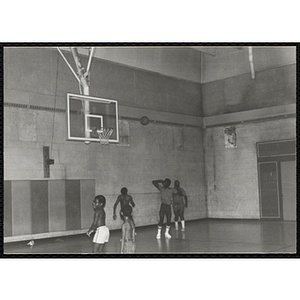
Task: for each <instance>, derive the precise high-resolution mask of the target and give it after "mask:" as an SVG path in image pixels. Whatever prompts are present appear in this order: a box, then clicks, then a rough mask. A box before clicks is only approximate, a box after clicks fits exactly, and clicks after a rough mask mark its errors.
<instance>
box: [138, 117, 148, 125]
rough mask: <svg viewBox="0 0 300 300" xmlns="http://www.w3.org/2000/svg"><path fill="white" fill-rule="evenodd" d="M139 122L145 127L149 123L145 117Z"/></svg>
mask: <svg viewBox="0 0 300 300" xmlns="http://www.w3.org/2000/svg"><path fill="white" fill-rule="evenodd" d="M140 122H141V124H142V125H147V124H148V123H149V118H148V117H146V116H143V117H141V119H140Z"/></svg>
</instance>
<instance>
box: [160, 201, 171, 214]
mask: <svg viewBox="0 0 300 300" xmlns="http://www.w3.org/2000/svg"><path fill="white" fill-rule="evenodd" d="M160 213H163V214H170V213H171V205H168V204H165V203H162V204H161V206H160Z"/></svg>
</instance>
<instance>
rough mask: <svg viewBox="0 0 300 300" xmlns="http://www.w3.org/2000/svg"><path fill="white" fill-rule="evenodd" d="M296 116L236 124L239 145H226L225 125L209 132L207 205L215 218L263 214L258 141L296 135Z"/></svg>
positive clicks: (206, 137)
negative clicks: (259, 185)
mask: <svg viewBox="0 0 300 300" xmlns="http://www.w3.org/2000/svg"><path fill="white" fill-rule="evenodd" d="M295 126H296V120H295V119H294V118H290V119H282V120H274V121H265V122H258V123H253V124H246V123H244V124H240V125H237V126H236V133H237V144H238V146H237V148H232V149H226V148H225V146H224V134H223V127H214V128H208V129H207V130H206V136H205V144H206V146H205V171H206V180H207V208H208V217H211V218H254V219H255V218H259V216H260V213H259V190H258V174H257V173H258V171H257V155H256V143H257V142H264V141H272V140H280V139H288V138H295V137H296V131H295V128H296V127H295Z"/></svg>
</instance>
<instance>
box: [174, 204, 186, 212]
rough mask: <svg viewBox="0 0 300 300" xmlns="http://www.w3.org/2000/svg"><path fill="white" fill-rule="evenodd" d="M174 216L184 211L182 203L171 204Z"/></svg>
mask: <svg viewBox="0 0 300 300" xmlns="http://www.w3.org/2000/svg"><path fill="white" fill-rule="evenodd" d="M173 211H174V214H181V213H182V212H183V211H184V203H182V204H175V203H174V204H173Z"/></svg>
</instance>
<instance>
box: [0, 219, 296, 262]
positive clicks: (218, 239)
mask: <svg viewBox="0 0 300 300" xmlns="http://www.w3.org/2000/svg"><path fill="white" fill-rule="evenodd" d="M164 230H165V226H164V227H163V231H162V233H164ZM136 231H137V236H136V245H137V246H136V247H137V248H136V254H163V255H166V254H180V255H182V254H200V255H201V254H295V252H296V222H293V221H261V220H240V219H239V220H232V219H230V220H229V219H202V220H194V221H186V230H185V232H182V231H181V227H180V224H179V230H178V231H176V230H175V228H174V224H172V227H171V230H170V233H171V235H172V238H171V239H170V240H168V239H165V238H164V234H162V239H161V240H157V239H156V233H157V226H156V225H151V226H145V227H137V229H136ZM120 238H121V230H112V231H111V232H110V240H109V242H108V243H107V244H106V245H105V247H104V254H114V255H116V254H119V253H120ZM28 242H29V241H22V242H14V243H6V244H4V249H3V251H4V252H3V254H4V255H5V254H8V255H11V254H25V255H26V256H27V255H29V256H30V254H33V255H36V254H50V255H51V254H71V255H74V254H75V255H79V254H90V253H92V242H91V240H90V239H89V238H88V237H87V236H86V235H84V234H81V235H75V236H68V237H60V238H48V239H42V240H35V244H34V246H27V243H28Z"/></svg>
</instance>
